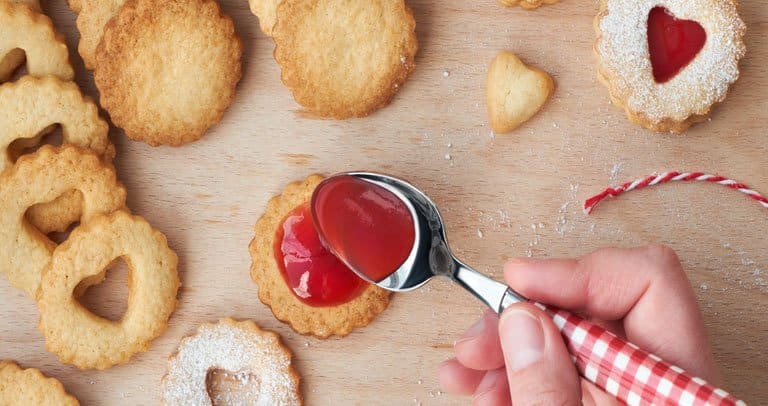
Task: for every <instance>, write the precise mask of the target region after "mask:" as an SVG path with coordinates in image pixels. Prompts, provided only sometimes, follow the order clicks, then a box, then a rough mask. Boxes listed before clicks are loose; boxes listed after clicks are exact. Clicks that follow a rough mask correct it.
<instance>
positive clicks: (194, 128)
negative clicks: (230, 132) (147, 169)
mask: <svg viewBox="0 0 768 406" xmlns="http://www.w3.org/2000/svg"><path fill="white" fill-rule="evenodd" d="M241 54H242V44H241V42H240V39H239V37H238V36H237V34H236V33H235V28H234V23H233V22H232V19H231V18H229V17H228V16H226V15H224V14H222V12H221V9H220V8H219V5H218V3H217V2H216V1H215V0H167V1H162V2H158V1H154V0H129V1H127V2H126V3H125V4H124V5H123V6H122V8H120V10H119V11H118V13H117V14H116V15H115V16H114V17H113V18H112V19H111V20H109V22H108V23H107V25H106V27H105V28H104V34H103V37H102V39H101V41H100V42H99V45H98V47H97V48H96V57H95V61H96V62H95V66H96V68H95V70H94V82H95V83H96V87H97V88H98V89H99V93H100V97H101V98H100V101H101V105H102V107H104V109H105V110H107V111H108V112H109V114H110V117H111V118H112V122H113V123H114V124H115V125H116V126H118V127H120V128H122V129H123V130H125V134H126V135H127V136H128V137H129V138H131V139H133V140H136V141H143V142H146V143H147V144H149V145H152V146H157V145H171V146H178V145H182V144H185V143H188V142H192V141H195V140H197V139H199V138H201V137H202V136H203V135H204V134H205V133H206V132H207V131H208V129H209V128H210V127H212V126H213V125H214V124H216V123H218V122H219V121H220V120H221V118H222V117H223V116H224V111H225V110H226V109H227V108H228V107H229V105H230V104H231V103H232V101H233V100H234V97H235V87H236V85H237V82H238V81H239V80H240V75H241V61H240V57H241Z"/></svg>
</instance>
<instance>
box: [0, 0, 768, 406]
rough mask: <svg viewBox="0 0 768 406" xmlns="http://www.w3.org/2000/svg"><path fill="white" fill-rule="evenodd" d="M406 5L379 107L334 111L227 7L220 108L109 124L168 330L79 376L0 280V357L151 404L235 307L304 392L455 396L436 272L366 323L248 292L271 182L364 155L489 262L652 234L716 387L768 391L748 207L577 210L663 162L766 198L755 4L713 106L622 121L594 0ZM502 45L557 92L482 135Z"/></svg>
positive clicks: (766, 319) (99, 397)
mask: <svg viewBox="0 0 768 406" xmlns="http://www.w3.org/2000/svg"><path fill="white" fill-rule="evenodd" d="M409 4H410V5H411V7H412V8H413V10H414V13H415V16H416V20H417V24H418V34H419V40H420V51H419V54H418V57H417V66H418V67H417V70H416V71H415V72H414V74H413V76H412V77H411V79H410V80H409V81H408V82H407V83H406V84H405V86H404V88H403V89H402V91H401V92H400V93H399V94H398V95H397V97H396V98H395V100H394V102H393V103H392V105H391V106H389V107H387V108H386V109H383V110H381V111H379V112H377V113H376V114H374V115H372V116H371V117H369V118H366V119H358V120H348V121H332V120H313V119H310V118H307V117H306V115H305V114H303V112H302V110H301V108H300V107H299V106H297V105H296V104H295V103H294V102H293V100H292V98H291V95H290V93H289V92H288V91H287V90H286V89H285V88H284V87H283V86H282V85H281V83H280V72H279V68H278V66H277V65H276V64H275V62H274V61H273V60H272V57H271V54H272V48H273V45H272V42H271V40H270V39H269V38H267V37H265V36H264V35H263V34H262V33H261V32H260V30H259V29H258V24H257V20H256V18H255V17H253V16H252V15H251V14H250V12H249V11H248V5H247V2H246V1H245V0H238V1H223V7H224V9H225V10H226V12H228V13H229V14H230V15H232V16H233V17H234V18H235V20H236V26H237V30H238V33H239V35H240V36H241V37H242V39H243V42H244V47H245V55H244V58H243V65H244V77H243V80H242V82H241V83H240V85H239V92H238V96H237V100H236V102H235V103H234V104H233V105H232V106H231V108H230V109H229V111H228V112H227V114H226V116H225V117H224V120H223V122H222V123H221V124H220V125H218V126H217V127H215V128H214V129H213V130H212V131H211V132H210V133H209V134H208V135H207V136H206V137H205V138H204V139H202V140H201V141H199V142H197V143H194V144H192V145H188V146H185V147H182V148H178V149H172V148H150V147H147V146H146V145H144V144H141V143H134V142H130V141H127V140H126V138H125V137H124V136H123V135H122V134H121V132H120V131H117V130H115V131H113V133H112V134H111V136H112V139H113V140H114V142H115V143H116V144H117V147H118V158H117V166H118V170H119V176H120V179H121V180H122V181H123V182H125V184H126V186H127V188H128V190H129V204H130V207H131V208H132V209H133V210H134V211H135V212H136V213H139V214H141V215H144V216H145V217H147V218H148V219H149V221H150V222H152V224H154V225H155V226H156V227H157V228H159V229H160V230H163V231H164V232H165V233H166V234H167V235H168V239H169V241H170V244H171V245H172V247H173V248H174V249H175V250H177V252H178V254H179V256H180V259H181V263H180V272H181V278H182V281H183V287H182V290H181V292H180V295H179V297H180V300H181V304H180V306H179V309H178V311H177V312H176V313H175V314H174V316H173V318H172V319H171V322H170V325H169V328H168V330H167V332H166V333H165V334H164V335H163V336H162V337H160V338H159V339H157V340H156V341H155V342H154V344H153V345H152V347H151V350H150V351H149V352H147V353H144V354H141V355H138V356H136V357H135V358H134V359H133V360H132V362H130V363H129V364H126V365H122V366H118V367H114V368H112V369H109V370H107V371H104V372H94V371H85V372H82V371H78V370H76V369H75V368H73V367H70V366H65V365H61V364H59V363H58V362H57V360H56V358H55V356H53V355H52V354H50V353H48V352H46V351H45V349H44V340H43V339H42V337H41V335H40V333H39V332H38V331H37V329H36V323H37V319H38V316H37V310H36V307H35V305H34V303H32V302H31V301H30V300H29V299H28V298H27V297H25V296H24V294H23V293H22V292H20V291H17V290H15V289H12V288H11V287H10V286H9V285H8V283H7V281H6V280H5V279H0V298H2V299H1V300H0V320H2V322H0V358H10V359H15V360H18V361H19V362H21V363H22V364H23V365H24V366H32V367H38V368H40V369H42V370H43V371H44V372H46V373H47V374H50V375H52V376H55V377H58V378H59V379H61V380H62V381H63V382H64V384H65V386H66V387H67V388H68V390H69V391H71V392H72V393H73V394H75V395H76V396H77V397H78V398H79V399H80V400H81V401H82V403H83V404H84V405H97V404H130V405H150V404H157V403H158V400H159V397H158V394H159V380H160V378H161V377H162V375H163V374H164V371H165V364H166V359H167V357H168V355H170V354H171V353H172V352H173V351H174V350H175V348H176V345H177V343H178V342H179V339H180V338H181V337H183V336H184V335H187V334H190V333H192V332H193V331H194V330H195V329H196V327H197V326H198V325H199V324H201V323H203V322H209V321H214V320H217V319H219V318H221V317H225V316H233V317H238V318H250V319H254V320H255V321H256V322H258V323H259V324H260V325H262V326H264V327H266V328H269V329H273V330H275V331H278V332H279V333H280V334H282V336H283V337H284V338H285V340H286V342H287V343H288V344H289V345H290V346H291V347H292V348H293V349H294V351H295V354H296V359H297V362H298V367H299V369H300V371H301V372H302V373H303V376H304V381H303V382H304V383H303V390H304V394H305V397H306V400H307V404H310V405H339V404H386V405H409V404H419V403H421V404H424V405H437V404H441V405H442V404H467V403H468V400H467V399H465V398H458V397H452V396H449V395H446V394H442V393H441V392H439V388H438V384H437V381H436V377H435V376H436V375H435V371H436V368H437V366H438V364H439V363H440V362H441V361H442V360H444V359H446V358H448V357H450V356H451V354H452V351H451V344H452V343H453V341H454V340H455V339H456V338H457V337H458V336H459V335H460V334H461V333H462V332H463V330H464V329H465V328H466V327H468V326H469V325H470V324H471V323H472V322H473V320H474V319H476V318H477V316H478V314H479V313H480V312H481V311H482V307H481V305H480V304H479V303H478V302H476V301H475V300H474V299H473V298H472V297H470V296H469V295H468V294H466V293H465V292H462V291H461V290H459V289H458V288H457V287H455V286H451V284H450V283H446V282H443V281H436V282H435V283H432V284H431V285H429V286H428V287H426V288H425V289H422V290H421V291H418V292H414V293H411V294H401V295H397V296H396V297H395V298H394V301H393V303H392V306H391V308H390V309H389V310H387V311H386V312H385V313H384V314H382V315H381V316H380V317H379V318H378V319H377V320H376V321H375V322H374V323H373V324H372V325H370V326H369V327H368V328H365V329H363V330H358V331H356V332H354V333H353V334H352V335H350V336H349V337H347V338H344V339H341V340H338V339H330V340H325V341H321V340H315V339H312V338H306V337H302V336H299V335H297V334H295V333H293V332H292V331H291V330H290V328H288V327H287V326H286V325H283V324H281V323H280V322H278V321H277V320H275V319H274V318H273V317H272V315H271V313H270V311H269V309H267V308H266V307H265V306H263V305H262V304H261V303H259V301H258V300H257V298H256V286H254V284H253V283H252V282H251V281H250V279H249V276H248V268H249V265H250V258H249V255H248V248H247V247H248V242H249V241H250V239H251V238H252V236H253V235H252V227H253V224H254V222H255V221H256V219H257V218H258V217H259V216H260V215H261V214H262V211H263V210H264V207H265V204H266V201H267V200H268V199H269V197H270V196H272V195H273V194H275V193H278V192H279V191H280V190H281V189H282V187H283V186H284V185H285V184H287V183H288V182H290V181H293V180H297V179H301V178H303V177H305V176H306V175H307V174H310V173H313V172H320V173H326V174H328V173H333V172H337V171H343V170H352V169H367V170H374V171H384V172H389V173H392V174H395V175H399V176H402V177H405V178H408V179H410V180H411V181H413V182H414V183H415V184H416V185H419V186H421V187H422V188H424V190H425V191H426V192H427V193H428V194H429V195H430V196H432V197H433V198H434V200H435V201H436V202H437V203H438V204H439V206H440V207H441V208H442V211H443V214H444V217H445V219H446V221H447V226H448V231H449V235H450V239H451V242H452V245H453V247H454V249H455V251H456V253H457V254H458V255H459V256H460V257H461V258H463V259H464V260H465V261H467V263H469V264H472V265H474V266H476V267H477V268H478V269H480V270H482V271H484V272H487V273H489V274H491V275H493V276H495V277H501V273H500V269H501V265H502V264H503V262H504V260H505V259H507V258H510V257H514V256H524V255H532V256H535V257H558V256H577V255H581V254H584V253H586V252H588V251H591V250H593V249H596V248H598V247H601V246H606V245H615V246H633V245H639V244H646V243H665V244H669V245H670V246H672V247H674V248H675V249H676V250H677V251H678V252H679V254H680V257H681V258H682V260H683V262H684V264H685V267H686V269H687V271H688V274H689V277H690V280H691V283H692V285H693V286H694V288H695V290H696V292H697V294H698V297H699V301H700V304H701V307H702V310H703V312H704V314H705V317H706V322H707V327H708V330H709V334H710V336H711V339H712V341H713V345H714V351H715V354H716V357H717V360H718V361H719V363H720V366H721V368H722V372H723V375H724V377H725V382H726V385H725V386H726V387H727V388H728V389H730V390H731V391H732V392H733V393H735V394H737V395H738V396H740V397H742V398H743V399H745V400H746V401H747V402H748V403H751V404H766V403H768V374H767V373H766V369H765V365H767V364H768V351H766V348H768V239H766V238H765V235H766V233H768V216H766V212H765V210H764V209H761V208H760V207H759V206H758V205H756V204H755V203H754V202H753V201H750V200H748V199H746V198H745V197H744V196H741V195H739V194H738V193H735V192H732V191H729V190H725V189H724V188H722V187H719V186H715V185H702V184H677V185H666V186H661V187H658V188H655V189H648V190H644V191H637V192H632V193H631V194H628V195H626V196H623V197H622V198H620V199H617V200H615V201H610V202H606V203H604V204H603V205H601V206H600V207H598V208H597V209H596V210H595V213H594V214H593V215H592V216H591V217H586V216H585V215H584V214H583V213H582V211H581V207H580V205H581V202H582V201H583V199H584V198H586V197H588V196H589V195H590V194H592V193H595V192H598V191H599V190H601V189H602V188H603V187H605V186H606V185H608V184H609V183H617V182H620V181H623V180H628V179H634V178H637V177H640V176H645V175H647V174H650V173H653V172H655V171H665V170H672V169H679V170H703V171H707V172H711V173H719V174H722V175H726V176H730V177H733V178H735V179H738V180H741V181H743V182H746V183H748V184H749V185H751V186H753V187H754V188H756V189H757V190H761V191H763V192H768V170H766V156H768V146H767V145H768V138H766V132H765V127H766V125H767V124H768V113H766V111H768V98H766V97H765V94H766V93H768V70H766V69H765V61H766V60H767V59H768V7H766V6H768V2H766V1H765V0H745V1H743V2H742V16H743V17H744V19H745V20H746V23H747V26H748V27H749V31H748V34H747V38H746V41H747V47H748V53H747V56H746V58H745V59H744V60H743V63H742V65H741V66H742V77H741V79H740V80H739V82H738V83H737V85H736V87H735V88H734V89H733V90H732V92H731V94H730V95H729V96H728V100H727V101H726V103H725V104H723V105H722V106H720V107H718V108H717V109H716V111H715V113H714V115H713V116H712V120H711V122H707V123H703V124H701V125H697V126H695V127H694V128H693V129H692V130H691V131H689V132H688V133H687V134H685V135H682V136H672V135H658V134H653V133H650V132H648V131H645V130H643V129H641V128H638V127H636V126H634V125H632V124H630V123H628V122H627V120H626V119H625V118H624V114H623V112H622V111H620V110H618V109H617V108H615V107H614V106H611V105H610V104H609V102H608V94H607V91H606V89H605V88H604V87H603V86H602V85H600V84H599V83H598V82H597V80H596V78H595V62H594V56H593V54H592V41H593V39H594V34H593V32H592V18H593V16H594V14H595V11H596V9H595V7H594V4H593V3H592V2H586V3H584V2H575V1H565V2H563V3H561V4H557V5H554V6H549V7H544V8H542V9H539V10H537V11H534V12H525V11H522V10H519V9H505V8H502V7H501V6H499V5H498V4H496V2H495V1H494V0H478V1H472V2H466V1H460V0H446V1H441V2H437V1H433V0H409ZM44 9H45V11H46V12H47V13H48V14H49V15H51V16H52V17H53V19H54V21H55V24H56V26H57V27H58V29H59V30H60V31H61V32H62V33H63V34H64V35H65V36H66V38H67V42H68V45H69V47H70V49H71V50H72V51H71V52H72V59H73V61H74V63H75V64H76V70H77V72H78V76H77V80H78V82H79V83H80V84H81V85H82V86H84V87H85V88H86V89H87V91H88V92H89V93H90V94H92V95H96V93H95V91H94V88H93V86H92V78H91V75H90V73H88V72H86V71H85V70H84V69H83V66H82V62H81V60H80V59H79V57H78V56H77V55H76V52H74V50H75V49H76V45H77V39H78V33H77V30H76V28H75V26H74V15H73V14H72V12H71V11H70V10H69V9H67V8H66V6H65V2H64V1H63V0H51V1H47V2H44ZM502 49H509V50H511V51H513V52H515V53H516V54H518V55H519V56H520V57H521V58H522V59H523V60H524V61H526V62H529V63H532V64H535V65H536V66H539V67H541V68H543V69H545V70H547V71H548V72H550V73H551V74H552V76H553V77H554V78H555V80H556V82H557V89H556V91H555V94H554V96H553V98H552V100H551V101H550V102H549V103H548V104H547V105H546V106H545V107H544V109H543V111H542V112H541V113H540V114H539V115H537V116H536V117H534V118H533V119H532V120H531V121H529V122H528V123H526V124H524V125H523V126H522V127H521V128H519V129H518V130H517V131H515V132H514V133H513V134H510V135H506V136H496V137H494V136H492V134H491V133H490V131H489V129H488V125H487V123H486V118H485V106H484V103H483V95H484V88H483V86H484V77H485V73H486V69H487V65H488V64H489V63H490V61H491V59H492V58H493V56H494V55H495V54H496V52H498V51H499V50H502ZM444 72H448V74H447V77H446V75H444V74H443V73H444ZM111 276H112V278H110V280H108V282H106V283H107V284H108V285H105V286H102V287H100V288H99V289H98V292H95V293H94V294H93V295H92V296H93V297H91V298H89V299H88V301H89V303H90V305H91V307H98V306H99V304H101V305H102V306H103V307H104V308H105V309H104V310H102V314H106V315H109V316H113V317H114V316H115V315H116V313H119V312H116V311H115V310H114V309H116V308H120V306H123V304H121V301H123V300H124V298H125V293H124V292H125V288H124V287H121V286H120V285H121V284H124V281H125V272H122V273H119V272H118V273H116V274H115V275H111ZM121 279H122V280H121ZM553 289H557V287H556V286H555V287H553ZM113 292H118V293H113ZM121 292H122V293H121Z"/></svg>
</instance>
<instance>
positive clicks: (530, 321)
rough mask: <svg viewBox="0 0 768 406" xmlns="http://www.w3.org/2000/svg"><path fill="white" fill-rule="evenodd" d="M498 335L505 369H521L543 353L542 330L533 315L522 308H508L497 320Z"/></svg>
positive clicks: (537, 319)
mask: <svg viewBox="0 0 768 406" xmlns="http://www.w3.org/2000/svg"><path fill="white" fill-rule="evenodd" d="M499 336H500V337H501V343H502V347H503V348H504V358H505V360H506V364H507V369H509V370H511V371H518V370H521V369H523V368H525V367H527V366H528V365H531V364H533V363H534V362H536V361H538V360H539V359H540V358H541V357H542V356H543V355H544V330H543V329H542V328H541V322H540V321H539V318H538V317H536V316H535V315H533V314H531V313H529V312H527V311H525V310H522V309H514V308H513V309H509V310H507V311H506V312H504V314H502V316H501V320H500V321H499Z"/></svg>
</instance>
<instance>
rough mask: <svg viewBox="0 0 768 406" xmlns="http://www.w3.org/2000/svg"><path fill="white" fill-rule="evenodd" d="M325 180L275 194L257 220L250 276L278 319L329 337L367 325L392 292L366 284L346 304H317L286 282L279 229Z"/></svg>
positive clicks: (317, 179) (311, 179) (297, 184)
mask: <svg viewBox="0 0 768 406" xmlns="http://www.w3.org/2000/svg"><path fill="white" fill-rule="evenodd" d="M322 179H323V178H322V177H321V176H318V175H313V176H310V177H308V178H307V179H305V180H304V181H303V182H295V183H291V184H289V185H288V186H287V187H286V188H285V190H283V193H282V194H281V195H279V196H275V197H273V198H272V199H271V200H270V201H269V203H268V204H267V209H266V212H265V213H264V215H263V216H261V218H260V219H259V220H258V221H257V222H256V235H255V237H254V238H253V240H252V241H251V244H250V246H249V248H250V252H251V259H252V260H253V263H252V265H251V279H253V281H254V282H256V284H257V285H258V286H259V299H260V300H261V301H262V302H263V303H264V304H266V305H267V306H269V307H270V308H271V309H272V313H274V315H275V317H276V318H277V319H278V320H280V321H283V322H285V323H288V324H289V325H290V326H291V327H292V328H293V329H294V330H296V331H297V332H298V333H300V334H311V335H314V336H316V337H319V338H327V337H329V336H331V335H334V334H335V335H337V336H345V335H347V334H349V333H350V332H351V331H352V330H353V329H355V328H357V327H364V326H366V325H368V324H369V323H370V322H371V321H372V320H373V319H374V318H375V317H376V316H377V315H378V314H379V313H381V312H383V311H384V309H386V308H387V305H388V304H389V295H390V292H389V291H386V290H384V289H381V288H379V287H377V286H375V285H367V286H365V287H364V290H363V291H362V292H361V293H360V294H359V296H357V297H356V298H354V299H352V300H350V301H348V302H346V303H343V304H340V305H336V306H325V307H315V306H309V305H307V304H305V303H303V302H302V301H300V300H299V299H298V298H297V297H296V295H294V293H293V292H292V291H291V288H290V287H289V286H288V284H287V283H286V281H285V279H284V278H283V275H282V274H281V271H280V268H279V265H278V263H277V259H276V258H275V253H274V247H275V240H276V232H277V230H278V228H279V227H281V225H282V222H283V219H284V218H285V217H286V216H287V215H288V214H289V213H290V212H291V211H293V210H294V209H295V208H297V207H299V206H301V205H303V204H306V203H307V202H309V200H310V198H311V197H312V192H313V191H314V190H315V187H317V185H318V184H319V183H320V181H322ZM350 272H351V271H350ZM355 277H356V276H355Z"/></svg>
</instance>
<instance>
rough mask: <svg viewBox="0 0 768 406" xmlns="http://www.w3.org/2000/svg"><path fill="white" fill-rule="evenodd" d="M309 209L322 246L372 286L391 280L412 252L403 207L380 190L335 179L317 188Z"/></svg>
mask: <svg viewBox="0 0 768 406" xmlns="http://www.w3.org/2000/svg"><path fill="white" fill-rule="evenodd" d="M312 205H313V212H314V214H315V224H316V226H317V228H318V230H319V231H320V233H321V235H322V236H323V239H324V241H325V243H326V244H328V246H329V247H331V249H332V250H333V252H334V253H335V254H336V255H338V256H339V257H340V258H343V259H344V261H345V262H346V263H347V264H349V266H350V267H352V268H353V269H355V270H356V271H357V272H359V273H360V274H362V275H365V276H366V277H367V278H368V279H370V280H372V281H376V282H379V281H381V280H383V279H385V278H386V277H387V276H389V275H391V274H392V273H393V272H394V271H396V270H397V268H399V267H400V265H402V264H403V262H405V260H406V259H408V256H409V255H410V253H411V250H412V249H413V244H414V241H415V238H416V237H415V234H416V231H415V228H414V222H413V217H412V216H411V213H410V211H409V210H408V206H406V205H405V203H404V202H403V201H402V200H400V198H399V197H397V196H396V195H395V194H393V193H392V192H390V191H388V190H386V189H384V188H382V187H381V186H378V185H375V184H373V183H370V182H367V181H365V180H362V179H359V178H356V177H354V176H348V175H340V176H335V177H332V178H329V179H328V180H326V181H325V182H323V183H321V184H320V185H319V186H318V187H317V189H316V190H315V193H314V195H313V196H312Z"/></svg>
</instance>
